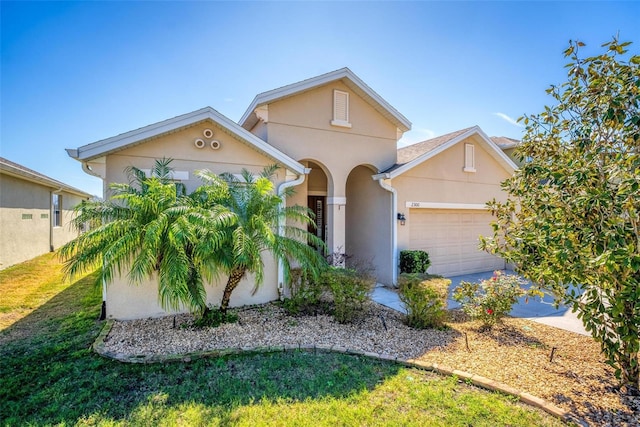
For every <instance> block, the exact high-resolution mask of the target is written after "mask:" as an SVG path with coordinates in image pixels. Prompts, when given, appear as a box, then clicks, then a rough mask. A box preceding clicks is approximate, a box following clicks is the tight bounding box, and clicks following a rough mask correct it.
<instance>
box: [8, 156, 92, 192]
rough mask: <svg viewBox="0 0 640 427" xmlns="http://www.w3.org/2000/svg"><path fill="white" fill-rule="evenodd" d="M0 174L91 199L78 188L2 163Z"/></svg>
mask: <svg viewBox="0 0 640 427" xmlns="http://www.w3.org/2000/svg"><path fill="white" fill-rule="evenodd" d="M0 172H2V173H3V174H6V175H10V176H14V177H16V178H19V179H23V180H25V181H28V182H33V183H34V184H38V185H42V186H43V187H47V188H51V189H54V190H62V191H65V192H67V193H71V194H75V195H77V196H80V197H84V198H87V199H88V198H90V197H91V194H89V193H86V192H84V191H82V190H79V189H77V188H74V187H71V186H70V185H67V184H65V183H64V182H60V181H58V180H56V179H53V178H49V177H47V176H44V175H39V174H38V175H36V174H33V173H31V172H29V171H27V170H24V169H20V168H16V167H14V166H13V165H9V164H6V163H2V162H0Z"/></svg>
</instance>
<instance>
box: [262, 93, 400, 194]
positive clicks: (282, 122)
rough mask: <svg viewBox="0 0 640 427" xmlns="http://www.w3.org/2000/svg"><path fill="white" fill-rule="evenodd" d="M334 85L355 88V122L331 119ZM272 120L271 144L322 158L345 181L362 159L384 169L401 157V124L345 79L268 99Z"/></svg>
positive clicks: (352, 103) (300, 156) (301, 155)
mask: <svg viewBox="0 0 640 427" xmlns="http://www.w3.org/2000/svg"><path fill="white" fill-rule="evenodd" d="M334 89H338V90H342V91H345V92H349V93H350V97H349V122H350V123H351V125H352V127H351V128H345V127H341V126H333V125H331V120H332V118H333V91H334ZM267 126H268V128H269V134H268V137H269V139H268V142H269V144H271V145H273V146H274V147H276V148H278V149H280V150H281V151H283V152H285V153H287V154H289V155H290V156H291V157H293V158H294V159H297V160H298V159H314V160H317V161H319V162H320V163H322V164H324V165H325V166H326V167H327V168H328V169H329V170H331V173H332V174H333V175H334V176H336V182H342V185H344V183H345V182H346V179H347V176H348V175H349V173H350V172H351V170H352V169H353V168H354V167H356V166H358V165H361V164H370V165H373V166H374V167H375V168H376V169H378V170H383V169H386V168H388V167H390V166H391V165H393V164H394V163H395V161H396V141H397V129H396V127H395V126H394V125H393V124H392V123H391V122H389V121H388V120H386V119H385V118H384V117H383V116H382V115H381V114H380V113H378V112H377V111H376V110H375V109H373V107H371V106H370V105H369V104H368V103H367V102H365V101H364V100H363V99H362V98H360V97H359V96H358V95H356V94H355V93H353V92H352V91H351V90H350V89H349V88H348V87H347V86H345V85H344V84H343V83H341V82H333V83H331V84H328V85H325V86H321V87H319V88H316V89H313V90H310V91H307V92H304V93H301V94H298V95H296V96H292V97H290V98H285V99H282V100H280V101H277V102H273V103H271V104H269V123H268V124H267ZM338 191H344V187H343V188H342V189H338ZM336 195H338V194H336ZM340 195H342V196H344V194H340Z"/></svg>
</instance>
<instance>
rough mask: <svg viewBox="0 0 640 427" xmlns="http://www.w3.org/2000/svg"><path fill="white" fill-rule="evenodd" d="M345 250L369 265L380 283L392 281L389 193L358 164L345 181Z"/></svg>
mask: <svg viewBox="0 0 640 427" xmlns="http://www.w3.org/2000/svg"><path fill="white" fill-rule="evenodd" d="M346 210H347V212H346V239H345V240H346V251H345V252H346V254H347V255H349V256H351V257H353V260H354V261H355V262H356V263H364V265H371V266H372V267H374V269H375V275H376V278H377V280H378V282H380V283H385V284H392V282H393V277H392V268H393V266H392V259H393V253H392V242H391V193H389V192H388V191H386V190H384V189H382V188H381V187H380V185H378V183H377V182H376V181H374V180H372V179H371V170H370V169H368V168H366V167H362V166H360V167H357V168H356V169H354V170H353V172H351V174H350V175H349V180H348V181H347V205H346Z"/></svg>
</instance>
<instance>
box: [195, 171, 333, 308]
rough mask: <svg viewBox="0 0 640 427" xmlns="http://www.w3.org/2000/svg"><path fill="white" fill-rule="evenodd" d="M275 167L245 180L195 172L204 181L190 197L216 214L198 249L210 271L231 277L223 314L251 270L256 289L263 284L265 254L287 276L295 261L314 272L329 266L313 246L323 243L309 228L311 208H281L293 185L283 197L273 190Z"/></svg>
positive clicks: (244, 173)
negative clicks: (272, 259) (233, 294)
mask: <svg viewBox="0 0 640 427" xmlns="http://www.w3.org/2000/svg"><path fill="white" fill-rule="evenodd" d="M277 169H278V167H277V166H275V165H274V166H270V167H266V168H265V169H264V170H263V171H262V172H261V173H260V175H259V176H257V177H254V176H253V175H252V174H251V173H250V172H249V171H248V170H243V171H242V174H241V178H236V177H235V176H234V175H231V174H221V175H216V174H213V173H211V172H209V171H206V170H205V171H199V172H198V173H197V174H198V176H199V177H200V179H202V181H203V183H204V185H203V186H201V187H200V188H199V189H198V190H196V191H195V192H194V193H193V194H192V195H191V197H192V198H193V200H194V201H197V204H198V205H200V206H201V207H208V208H209V209H208V210H209V211H210V212H212V213H213V214H212V215H211V216H210V217H209V220H210V221H212V222H211V226H210V227H209V228H208V230H207V231H206V232H205V234H204V235H201V236H200V238H199V239H198V243H197V245H196V247H195V248H194V253H195V257H196V259H197V260H198V264H199V265H202V266H203V268H206V271H207V274H220V273H223V274H226V275H227V276H228V278H227V282H226V285H225V289H224V293H223V296H222V300H221V302H220V312H221V313H222V314H224V315H226V312H227V309H228V307H229V302H230V299H231V295H232V293H233V291H234V290H235V289H236V287H237V286H238V284H239V283H240V281H241V280H242V278H244V277H245V276H246V274H247V273H251V274H253V276H254V285H255V288H254V292H255V291H256V290H257V288H258V286H260V285H261V284H262V282H263V280H264V261H263V255H264V254H265V253H267V252H269V253H271V254H272V255H273V256H274V258H275V259H276V260H278V261H280V262H282V264H283V266H284V274H285V278H286V277H288V275H289V271H290V268H291V263H292V262H295V263H297V264H298V265H299V266H300V267H302V268H304V269H306V270H307V271H309V272H310V273H312V274H314V273H318V272H319V271H320V270H321V269H322V268H323V267H324V265H325V261H324V258H323V257H322V256H321V255H320V253H319V252H318V251H317V250H316V249H314V248H313V247H312V246H310V243H311V244H313V245H315V246H316V247H322V246H323V245H324V244H323V242H322V241H321V240H320V239H318V238H317V237H316V236H314V235H313V234H311V233H309V232H308V231H307V226H308V224H310V223H312V222H313V220H312V218H311V216H310V215H311V214H310V212H309V209H307V208H306V207H302V206H298V205H296V206H286V207H284V206H283V203H282V202H283V200H284V199H285V198H286V197H288V196H289V195H291V194H292V192H293V190H292V189H288V190H287V191H285V192H284V193H283V194H281V195H278V194H276V193H275V191H274V186H273V182H272V180H271V179H272V178H273V176H274V174H275V172H276V171H277Z"/></svg>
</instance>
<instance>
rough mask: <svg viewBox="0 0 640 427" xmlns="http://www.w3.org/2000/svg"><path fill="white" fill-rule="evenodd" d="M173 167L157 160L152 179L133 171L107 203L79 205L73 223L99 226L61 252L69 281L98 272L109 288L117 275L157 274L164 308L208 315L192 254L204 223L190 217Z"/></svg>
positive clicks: (113, 187)
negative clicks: (85, 272) (184, 308)
mask: <svg viewBox="0 0 640 427" xmlns="http://www.w3.org/2000/svg"><path fill="white" fill-rule="evenodd" d="M170 163H171V160H170V159H162V160H157V161H156V164H155V167H154V168H153V170H152V172H151V177H147V176H146V174H145V173H144V172H143V171H142V170H140V169H137V168H133V167H132V168H128V169H127V174H128V177H129V183H127V184H111V185H110V186H109V188H110V190H111V197H110V198H109V199H108V200H105V201H91V202H84V203H82V204H81V205H79V206H78V207H77V208H76V212H77V215H76V217H75V219H74V224H75V225H76V226H80V225H81V224H83V223H87V222H89V223H92V224H99V225H98V226H97V227H96V228H93V229H91V230H90V231H88V232H86V233H83V234H81V235H80V236H79V237H78V238H76V239H75V240H73V241H71V242H69V243H67V244H66V245H64V246H63V247H61V248H60V252H59V253H60V255H61V257H62V258H63V259H64V260H65V272H66V274H67V275H69V276H74V275H76V274H78V273H81V272H84V271H89V270H93V269H95V268H98V270H99V272H100V274H99V280H100V281H101V282H102V283H107V284H108V283H110V282H111V281H112V280H113V278H114V277H115V276H116V275H118V276H128V277H129V279H130V280H131V281H132V282H133V283H140V282H142V281H144V280H145V279H149V278H151V277H154V276H155V275H157V277H158V294H159V299H160V303H161V305H162V307H163V308H165V309H179V308H181V306H186V307H187V308H189V309H190V310H191V311H193V312H203V311H204V309H205V308H206V292H205V289H204V285H203V280H202V274H201V269H200V268H199V267H198V265H197V264H196V263H195V260H194V252H193V250H194V247H195V240H196V238H197V235H198V234H199V231H198V225H199V224H201V222H200V223H199V222H198V221H197V216H196V219H194V215H191V214H192V213H194V212H197V211H198V209H197V206H194V204H193V202H192V199H190V198H188V197H187V196H185V192H184V187H183V186H182V185H181V184H176V183H174V182H172V181H171V174H172V169H171V168H170ZM200 234H201V233H200Z"/></svg>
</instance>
